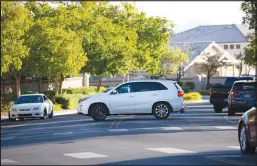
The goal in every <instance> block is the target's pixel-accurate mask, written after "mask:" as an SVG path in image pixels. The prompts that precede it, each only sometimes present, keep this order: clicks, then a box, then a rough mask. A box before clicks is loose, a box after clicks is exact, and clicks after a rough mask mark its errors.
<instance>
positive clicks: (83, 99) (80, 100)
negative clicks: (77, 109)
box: [79, 97, 89, 103]
mask: <svg viewBox="0 0 257 166" xmlns="http://www.w3.org/2000/svg"><path fill="white" fill-rule="evenodd" d="M87 99H89V97H85V98H82V99H79V103H81V102H82V101H85V100H87Z"/></svg>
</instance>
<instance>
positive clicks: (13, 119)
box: [8, 112, 16, 121]
mask: <svg viewBox="0 0 257 166" xmlns="http://www.w3.org/2000/svg"><path fill="white" fill-rule="evenodd" d="M8 118H9V120H10V121H16V118H11V115H10V112H8Z"/></svg>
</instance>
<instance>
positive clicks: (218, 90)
mask: <svg viewBox="0 0 257 166" xmlns="http://www.w3.org/2000/svg"><path fill="white" fill-rule="evenodd" d="M239 80H253V77H250V76H247V77H245V76H241V77H227V78H226V80H225V83H224V85H214V86H211V88H210V99H209V100H210V103H211V104H213V107H214V111H215V112H216V113H221V112H222V110H223V108H225V107H227V106H228V94H229V91H230V89H231V88H232V86H233V84H234V82H235V81H239Z"/></svg>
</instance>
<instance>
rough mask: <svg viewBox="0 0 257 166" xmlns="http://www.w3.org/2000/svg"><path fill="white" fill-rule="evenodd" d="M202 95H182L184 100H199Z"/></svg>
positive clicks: (194, 93)
mask: <svg viewBox="0 0 257 166" xmlns="http://www.w3.org/2000/svg"><path fill="white" fill-rule="evenodd" d="M201 98H202V95H201V94H200V93H199V92H189V93H186V94H185V95H184V100H200V99H201Z"/></svg>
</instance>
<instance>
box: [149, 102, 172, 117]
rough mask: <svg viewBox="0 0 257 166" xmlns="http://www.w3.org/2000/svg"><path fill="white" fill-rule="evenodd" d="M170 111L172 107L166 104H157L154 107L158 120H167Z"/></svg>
mask: <svg viewBox="0 0 257 166" xmlns="http://www.w3.org/2000/svg"><path fill="white" fill-rule="evenodd" d="M170 111H171V110H170V106H169V105H168V104H167V103H164V102H159V103H156V104H154V106H153V114H154V116H155V117H156V118H157V119H167V118H168V117H169V115H170Z"/></svg>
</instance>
